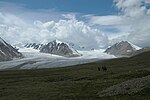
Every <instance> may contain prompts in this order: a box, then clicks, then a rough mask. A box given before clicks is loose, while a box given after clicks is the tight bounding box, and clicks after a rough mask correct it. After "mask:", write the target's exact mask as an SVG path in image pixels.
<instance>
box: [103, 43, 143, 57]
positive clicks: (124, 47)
mask: <svg viewBox="0 0 150 100" xmlns="http://www.w3.org/2000/svg"><path fill="white" fill-rule="evenodd" d="M139 49H141V48H140V47H138V46H135V45H133V44H132V43H129V42H127V41H121V42H119V43H116V44H114V45H112V46H111V47H109V48H107V49H106V50H105V53H108V54H112V55H115V56H121V57H128V56H132V55H133V53H135V52H136V51H137V50H139Z"/></svg>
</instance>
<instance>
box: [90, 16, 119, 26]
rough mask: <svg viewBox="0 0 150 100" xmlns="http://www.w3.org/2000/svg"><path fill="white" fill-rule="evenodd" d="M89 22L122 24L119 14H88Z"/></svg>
mask: <svg viewBox="0 0 150 100" xmlns="http://www.w3.org/2000/svg"><path fill="white" fill-rule="evenodd" d="M88 19H89V22H90V24H98V25H118V24H122V23H121V21H122V18H121V16H117V15H108V16H88Z"/></svg>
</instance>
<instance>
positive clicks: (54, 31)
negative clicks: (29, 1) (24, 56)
mask: <svg viewBox="0 0 150 100" xmlns="http://www.w3.org/2000/svg"><path fill="white" fill-rule="evenodd" d="M6 8H7V7H6ZM12 9H13V8H12ZM20 12H21V9H19V11H18V13H17V12H16V11H15V14H13V13H14V12H9V9H8V8H7V11H5V10H4V8H3V10H2V11H1V10H0V20H1V21H0V36H1V37H2V38H4V39H5V40H7V41H8V42H9V43H12V44H17V43H23V44H25V43H28V42H37V43H40V42H43V41H47V42H49V41H52V40H54V39H59V40H62V41H67V42H72V43H75V44H77V45H80V46H86V47H88V48H103V47H106V46H107V45H108V38H107V36H106V35H105V34H102V33H101V31H100V30H99V29H95V28H93V27H90V26H89V25H87V24H86V23H85V22H83V21H79V20H77V19H76V14H75V13H61V12H55V11H54V14H56V13H57V14H56V16H57V18H56V20H55V19H54V20H53V18H52V19H49V18H48V16H49V17H50V18H51V16H50V15H49V14H48V15H47V12H45V11H44V12H45V13H43V11H42V12H36V13H35V12H34V11H29V10H27V9H25V8H23V9H22V12H23V14H21V13H20ZM41 13H42V14H43V15H42V16H46V17H47V19H43V18H41V19H39V17H40V16H41V15H40V14H41ZM51 14H53V13H51ZM23 15H24V16H23ZM31 15H32V16H36V17H35V19H32V16H31ZM27 16H28V17H27ZM29 16H31V19H30V18H29ZM58 18H59V19H58Z"/></svg>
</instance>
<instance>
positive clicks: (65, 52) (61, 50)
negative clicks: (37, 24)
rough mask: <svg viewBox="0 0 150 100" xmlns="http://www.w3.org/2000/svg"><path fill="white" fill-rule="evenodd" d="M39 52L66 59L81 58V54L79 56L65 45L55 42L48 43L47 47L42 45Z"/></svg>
mask: <svg viewBox="0 0 150 100" xmlns="http://www.w3.org/2000/svg"><path fill="white" fill-rule="evenodd" d="M40 52H43V53H50V54H55V55H60V56H66V57H77V56H81V54H79V53H78V52H77V51H76V50H74V49H73V48H70V47H69V46H68V45H67V44H66V43H63V42H60V41H57V40H54V41H52V42H49V43H48V44H47V45H44V46H43V47H42V48H41V50H40Z"/></svg>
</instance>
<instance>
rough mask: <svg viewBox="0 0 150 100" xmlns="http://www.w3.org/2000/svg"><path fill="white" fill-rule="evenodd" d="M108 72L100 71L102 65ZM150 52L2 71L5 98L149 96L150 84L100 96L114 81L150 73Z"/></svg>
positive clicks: (143, 99)
mask: <svg viewBox="0 0 150 100" xmlns="http://www.w3.org/2000/svg"><path fill="white" fill-rule="evenodd" d="M104 65H105V66H106V67H107V69H108V70H107V72H103V71H98V70H97V68H98V67H101V66H104ZM149 66H150V52H144V53H142V54H140V55H136V56H134V57H131V58H120V59H119V58H117V59H113V60H105V61H98V62H95V63H89V64H83V65H77V66H71V67H64V68H52V69H40V70H39V69H38V70H22V71H4V72H0V91H1V94H0V98H1V99H2V100H37V99H40V100H41V99H44V100H66V99H69V100H149V98H150V95H149V94H150V85H147V86H146V87H145V85H144V86H143V87H144V89H142V90H141V91H139V92H137V93H132V94H130V95H128V94H121V95H113V96H110V97H108V96H104V97H100V96H99V93H100V92H101V91H103V90H105V89H107V88H109V87H111V86H113V85H117V84H120V83H122V82H126V81H128V80H133V79H136V78H141V77H145V76H148V75H149V74H150V67H149Z"/></svg>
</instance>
